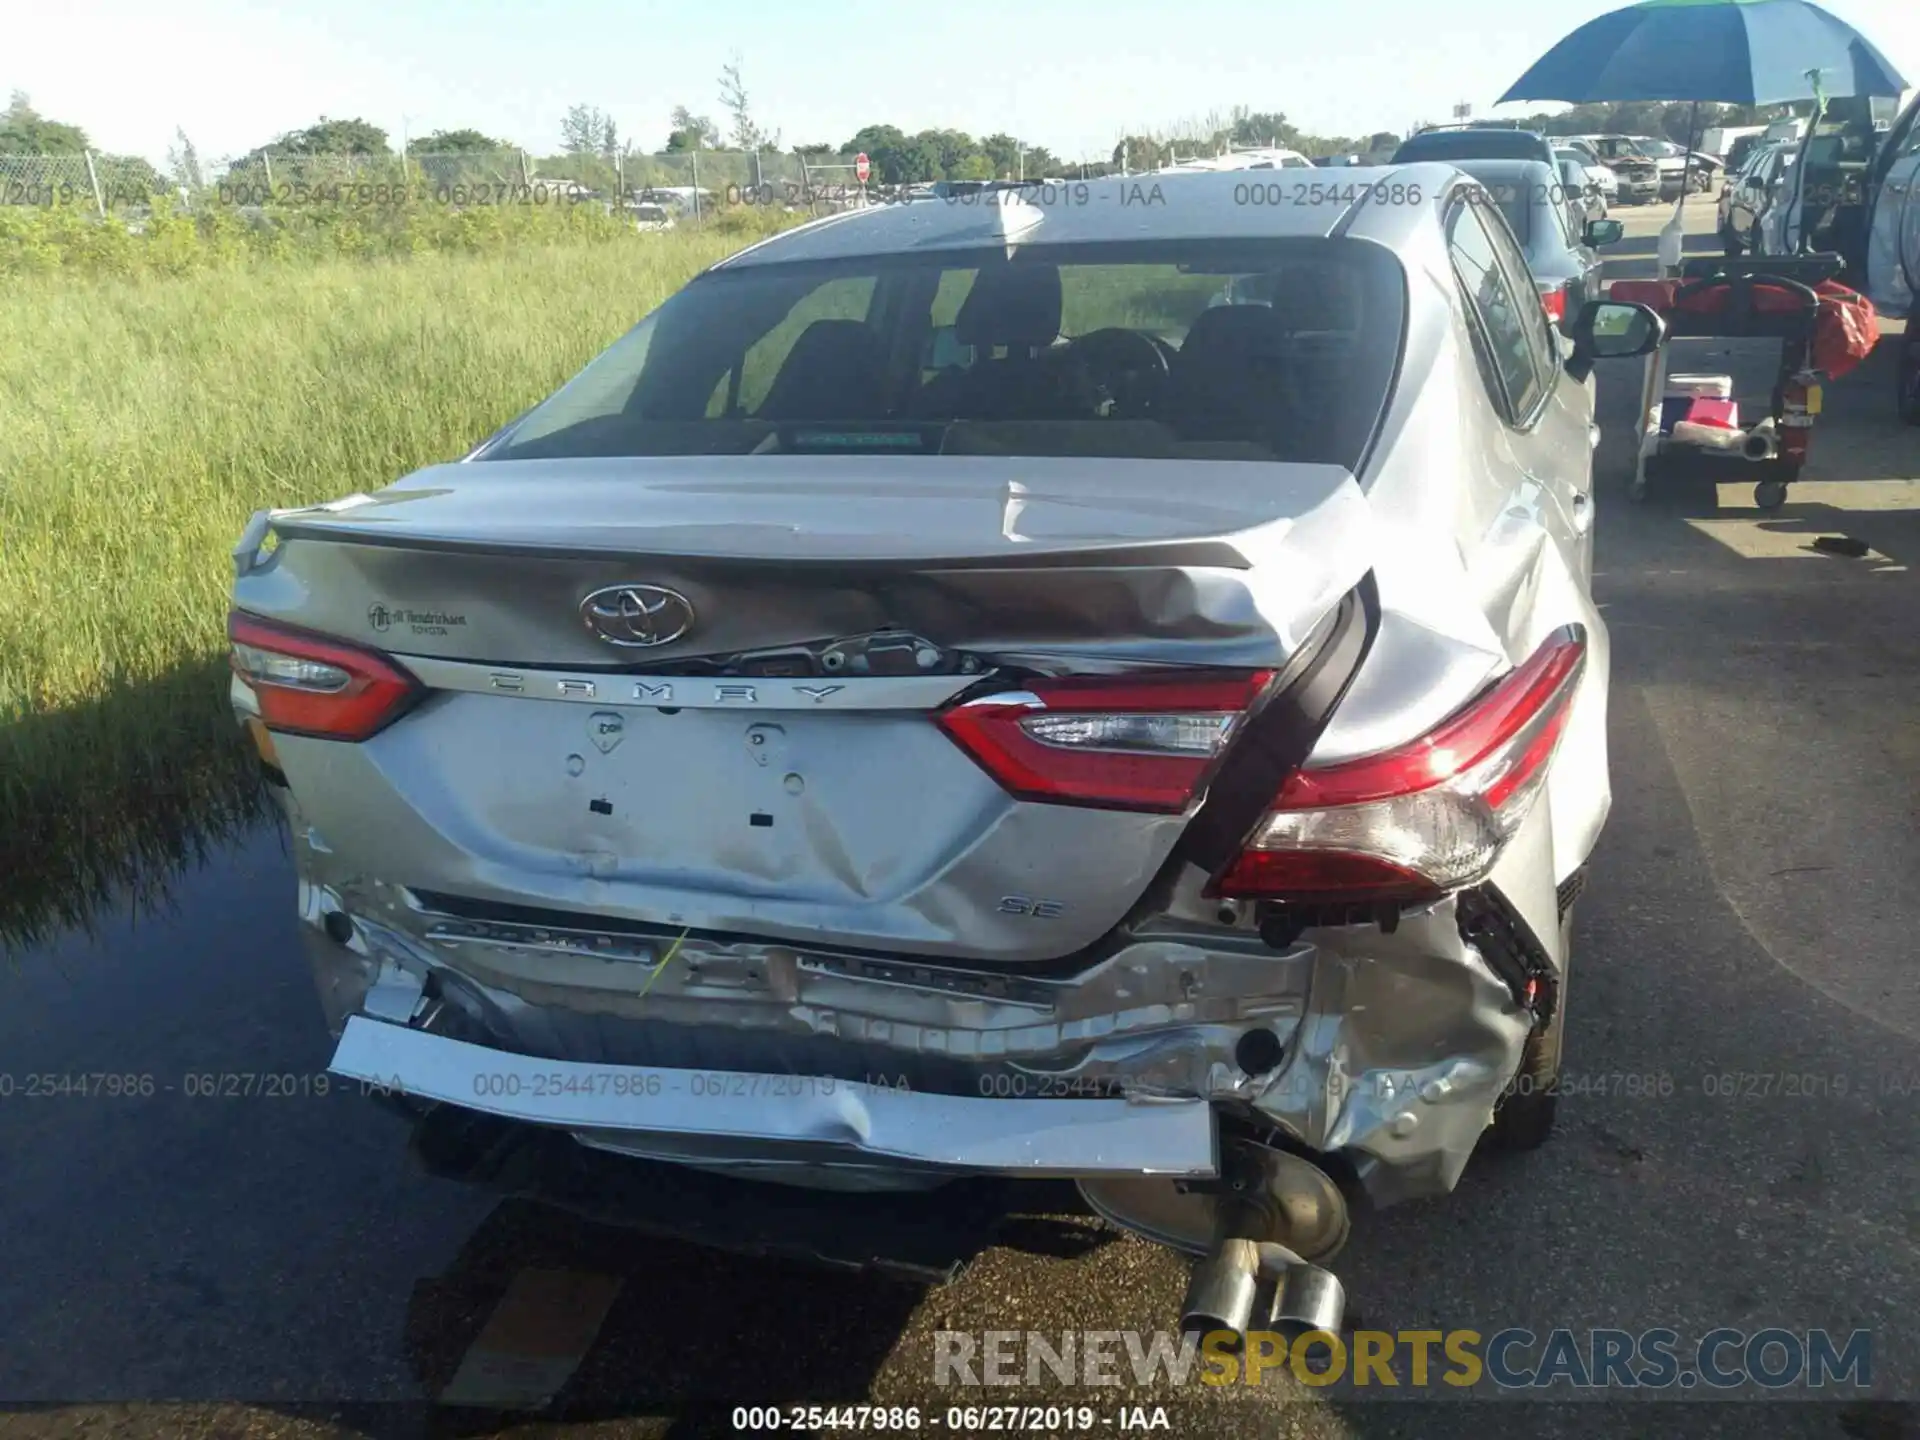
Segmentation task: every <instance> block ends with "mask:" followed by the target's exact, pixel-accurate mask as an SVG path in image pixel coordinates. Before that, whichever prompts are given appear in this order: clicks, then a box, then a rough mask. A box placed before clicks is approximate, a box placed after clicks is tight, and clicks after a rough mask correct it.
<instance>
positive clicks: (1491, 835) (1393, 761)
mask: <svg viewBox="0 0 1920 1440" xmlns="http://www.w3.org/2000/svg"><path fill="white" fill-rule="evenodd" d="M1586 653H1587V643H1586V636H1585V635H1584V633H1582V632H1580V631H1578V630H1577V629H1572V628H1570V629H1568V630H1564V631H1561V632H1560V633H1558V634H1557V635H1556V636H1555V637H1554V638H1553V639H1552V640H1551V641H1549V642H1548V643H1547V644H1546V645H1543V646H1542V647H1541V648H1540V650H1539V651H1538V652H1536V653H1535V654H1534V656H1533V657H1532V658H1531V659H1530V660H1528V661H1527V662H1526V664H1524V665H1522V666H1520V667H1519V668H1518V669H1516V670H1514V671H1513V672H1511V673H1510V674H1508V675H1507V676H1506V677H1505V678H1503V679H1502V680H1500V681H1498V682H1497V683H1496V684H1494V685H1493V686H1492V687H1491V688H1490V689H1488V690H1487V691H1486V692H1485V693H1484V694H1482V695H1481V696H1480V697H1479V698H1478V699H1476V700H1474V701H1473V702H1472V703H1471V704H1469V705H1467V706H1466V707H1465V708H1464V709H1462V710H1461V711H1459V712H1458V713H1457V714H1455V715H1454V716H1453V717H1452V718H1451V719H1449V720H1447V721H1444V722H1443V723H1442V724H1441V725H1439V726H1438V727H1437V728H1436V729H1434V730H1432V731H1431V732H1429V733H1428V734H1426V735H1424V736H1422V737H1421V738H1420V739H1419V740H1416V741H1414V742H1413V743H1412V744H1410V745H1404V746H1401V747H1399V748H1398V749H1394V750H1389V751H1385V752H1383V753H1382V754H1379V755H1368V756H1364V757H1362V758H1361V759H1358V760H1349V761H1346V762H1343V763H1341V764H1338V765H1328V766H1324V767H1322V768H1319V769H1306V770H1297V771H1295V772H1294V773H1293V774H1292V775H1291V776H1289V777H1288V779H1287V781H1286V783H1285V784H1284V785H1283V786H1282V787H1281V789H1280V794H1279V796H1278V797H1277V798H1276V799H1275V801H1274V804H1273V808H1272V809H1271V810H1269V811H1268V812H1267V815H1266V817H1265V818H1264V819H1263V820H1261V822H1260V823H1259V824H1258V825H1257V826H1255V827H1254V831H1253V834H1252V836H1251V837H1250V838H1249V839H1248V841H1247V844H1246V846H1245V848H1244V849H1243V850H1242V852H1241V854H1240V856H1239V858H1238V859H1236V860H1235V861H1234V863H1233V864H1232V865H1231V866H1230V867H1229V868H1228V870H1227V871H1226V873H1225V874H1224V875H1222V876H1221V877H1220V879H1219V880H1218V881H1217V882H1216V884H1215V887H1214V892H1215V893H1216V894H1220V895H1230V896H1237V897H1241V898H1265V899H1276V900H1299V901H1332V900H1348V901H1351V900H1368V899H1378V900H1401V901H1408V902H1421V901H1426V900H1431V899H1435V898H1437V897H1438V896H1440V895H1442V894H1444V893H1446V892H1447V891H1448V890H1454V889H1458V888H1460V887H1461V886H1463V885H1470V884H1474V883H1476V882H1477V881H1479V880H1481V879H1484V878H1485V876H1486V874H1487V872H1488V871H1489V870H1491V869H1492V868H1493V864H1494V861H1495V860H1497V859H1498V858H1499V854H1500V851H1501V848H1502V847H1503V846H1504V845H1505V844H1506V842H1507V841H1508V840H1509V839H1510V838H1512V835H1513V833H1514V831H1516V830H1517V829H1519V828H1520V822H1521V821H1522V820H1524V819H1525V818H1526V815H1527V812H1528V811H1529V810H1530V809H1531V808H1532V805H1533V801H1534V798H1535V796H1536V795H1537V794H1538V793H1539V789H1540V786H1541V785H1542V784H1543V783H1544V782H1545V780H1546V774H1547V766H1548V762H1549V761H1550V760H1551V759H1552V758H1553V753H1554V750H1555V748H1556V747H1557V746H1558V744H1559V742H1560V735H1561V732H1562V731H1563V730H1564V729H1565V727H1566V722H1567V714H1568V711H1569V708H1570V706H1571V704H1572V701H1573V695H1574V689H1575V686H1576V684H1577V683H1578V681H1579V677H1580V672H1581V670H1582V668H1583V667H1584V665H1585V663H1586Z"/></svg>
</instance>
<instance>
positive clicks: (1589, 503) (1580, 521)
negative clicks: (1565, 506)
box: [1573, 490, 1593, 535]
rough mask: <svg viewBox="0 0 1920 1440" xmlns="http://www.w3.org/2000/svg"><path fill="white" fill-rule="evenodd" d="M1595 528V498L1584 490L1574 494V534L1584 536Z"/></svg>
mask: <svg viewBox="0 0 1920 1440" xmlns="http://www.w3.org/2000/svg"><path fill="white" fill-rule="evenodd" d="M1592 528H1593V496H1591V495H1589V494H1588V493H1587V492H1586V491H1584V490H1576V491H1574V492H1573V533H1574V534H1576V535H1584V534H1586V533H1587V531H1589V530H1591V529H1592Z"/></svg>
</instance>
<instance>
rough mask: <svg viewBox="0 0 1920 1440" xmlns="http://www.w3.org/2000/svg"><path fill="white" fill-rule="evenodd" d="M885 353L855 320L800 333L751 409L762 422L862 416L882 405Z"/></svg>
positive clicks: (823, 324) (825, 323) (814, 325)
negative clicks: (755, 405)
mask: <svg viewBox="0 0 1920 1440" xmlns="http://www.w3.org/2000/svg"><path fill="white" fill-rule="evenodd" d="M885 379H886V352H885V349H884V348H883V347H882V345H881V343H880V337H879V336H877V335H875V334H874V332H873V331H872V330H870V329H868V328H867V326H866V324H865V323H864V322H862V321H859V320H816V321H814V322H813V323H812V324H811V325H809V326H807V328H806V329H804V330H802V331H801V332H800V338H799V339H797V340H795V341H794V342H793V349H791V350H789V351H788V352H787V358H786V359H785V360H784V361H783V362H781V365H780V373H779V374H777V375H776V376H774V380H773V384H772V385H770V386H769V387H768V389H767V396H766V399H764V400H763V401H761V402H760V408H759V409H758V410H757V411H755V412H754V413H755V414H756V415H758V416H759V417H760V418H761V419H764V420H864V419H871V418H874V417H876V416H878V415H880V414H881V413H882V412H883V411H884V408H885V399H886V397H885Z"/></svg>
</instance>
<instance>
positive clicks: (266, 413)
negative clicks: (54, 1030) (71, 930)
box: [0, 228, 750, 944]
mask: <svg viewBox="0 0 1920 1440" xmlns="http://www.w3.org/2000/svg"><path fill="white" fill-rule="evenodd" d="M140 238H143V239H144V238H145V237H140ZM743 238H750V237H743V236H742V235H741V234H740V233H739V232H738V231H737V230H735V229H732V228H728V229H717V230H708V231H694V230H682V231H677V232H672V233H669V234H656V235H635V234H632V233H631V232H627V233H625V234H623V235H622V236H620V237H619V239H618V240H617V241H614V242H605V241H604V240H601V241H588V240H584V239H576V240H575V241H573V242H572V243H568V244H557V245H550V246H533V247H525V248H517V249H501V250H494V251H491V252H487V253H481V254H478V255H472V254H461V253H457V252H439V253H435V252H430V253H427V254H424V255H419V256H416V257H415V258H413V259H410V260H408V261H406V262H404V263H366V262H364V261H361V262H356V261H348V260H329V261H323V262H319V263H306V264H295V263H275V262H272V261H266V262H259V261H254V262H245V261H241V262H238V263H231V264H222V265H219V266H217V267H213V268H207V267H190V273H187V274H184V275H179V276H173V277H160V278H137V279H133V280H121V281H112V282H101V281H89V280H81V279H77V278H74V277H72V276H70V275H67V274H64V273H62V272H61V271H60V270H58V269H56V270H55V271H54V272H53V273H50V274H47V275H45V276H42V277H38V278H34V279H30V280H21V279H18V278H16V279H15V280H13V281H10V282H8V287H7V293H6V296H5V300H4V303H0V944H4V943H6V942H9V941H11V942H12V943H15V944H18V943H23V942H25V941H28V940H31V939H33V938H34V937H35V936H37V935H39V934H40V933H42V932H44V931H45V930H46V929H47V928H48V927H49V926H52V925H56V924H61V923H72V922H74V921H76V920H81V919H84V917H85V914H86V913H87V910H88V909H89V907H90V906H91V905H92V904H93V903H94V902H95V901H96V900H97V899H98V898H99V897H100V895H101V894H102V893H103V892H104V891H105V890H109V889H112V888H115V887H121V886H125V885H127V884H137V883H139V882H140V880H141V877H142V875H143V874H144V872H145V870H146V869H147V868H149V867H150V866H151V864H152V863H154V862H155V861H165V860H170V859H173V858H178V857H179V856H181V855H183V854H189V853H191V850H192V847H193V844H194V843H195V842H196V836H197V835H198V834H200V833H201V832H192V831H190V830H182V829H180V828H179V827H180V825H182V824H186V823H187V822H188V821H189V820H192V819H193V817H195V816H197V817H199V820H198V821H195V822H194V823H200V822H202V821H204V822H206V823H211V824H214V825H216V826H218V825H219V824H223V823H228V822H233V823H237V822H238V821H240V820H242V819H244V817H245V816H246V815H247V814H248V813H250V807H251V805H252V803H253V802H252V800H251V799H250V798H249V791H248V781H247V778H246V775H247V772H246V767H245V766H244V765H241V764H238V763H236V757H237V756H238V755H239V753H240V752H239V749H238V747H237V745H236V744H235V731H234V727H233V722H232V719H231V717H230V715H229V714H228V712H227V710H226V700H225V683H224V679H223V675H222V657H223V655H224V630H223V625H224V619H225V613H226V604H225V596H226V592H227V588H228V585H229V583H230V580H231V573H232V572H231V568H230V564H229V560H228V553H229V551H230V549H231V547H232V544H233V542H234V540H235V538H236V537H237V536H238V534H239V531H240V529H241V527H242V525H243V524H244V523H245V521H246V519H247V516H248V515H249V514H250V513H251V512H252V511H254V510H256V509H259V508H262V507H265V506H284V505H296V504H303V503H310V502H313V501H317V500H323V499H328V498H331V497H334V496H338V495H343V494H348V493H351V492H353V491H355V490H374V489H377V488H379V487H380V486H382V485H385V484H388V483H390V482H391V481H393V480H394V479H396V478H398V477H399V476H400V475H402V474H404V473H406V472H408V471H410V470H413V469H415V468H417V467H419V466H421V465H423V464H427V463H430V462H434V461H439V460H446V459H450V458H454V457H457V456H459V455H460V454H462V453H464V452H465V451H466V450H467V449H469V448H470V447H471V446H472V445H473V444H474V443H475V442H476V441H478V440H480V439H482V438H484V437H485V436H486V435H487V434H489V433H490V432H491V431H493V430H494V429H495V428H497V427H498V426H499V425H500V424H502V423H504V422H505V421H506V420H509V419H511V418H512V417H513V416H514V415H516V414H518V413H519V412H520V411H521V410H523V409H525V408H526V407H527V406H528V405H530V404H532V403H533V402H534V401H536V400H538V399H539V398H540V397H542V396H543V395H545V394H547V393H548V392H550V391H551V390H553V389H554V388H555V387H556V386H557V385H559V384H560V382H561V381H563V380H564V379H566V378H567V377H568V376H569V375H571V374H572V373H573V372H575V371H576V370H578V369H579V368H580V366H581V365H583V364H584V363H585V362H586V361H587V360H588V359H589V358H590V357H591V356H592V355H593V354H594V353H595V352H596V351H598V350H599V349H601V348H602V347H603V346H605V345H606V344H607V343H608V342H609V341H611V340H612V339H613V338H614V337H615V336H617V335H618V334H620V333H621V332H622V331H624V330H625V329H627V328H628V327H629V326H631V325H632V324H633V323H634V322H635V321H636V320H638V319H639V318H640V316H641V315H643V314H644V313H645V312H646V311H648V310H649V309H651V308H652V307H653V306H654V305H656V304H658V303H659V302H660V301H661V300H662V299H664V298H665V297H666V296H667V295H668V294H670V293H671V292H672V291H673V290H674V289H676V288H678V286H679V285H681V284H682V283H683V282H684V281H685V280H686V279H688V278H689V277H690V276H691V275H692V274H694V273H695V272H696V271H698V270H699V269H701V268H703V267H704V266H706V265H709V264H711V263H713V262H714V261H716V260H719V259H721V258H723V257H724V256H725V255H726V254H728V253H729V252H730V251H732V250H734V249H737V248H738V247H739V245H740V244H741V243H742V240H743ZM183 243H184V242H183ZM209 817H211V818H210V819H209Z"/></svg>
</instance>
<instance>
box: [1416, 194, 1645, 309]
mask: <svg viewBox="0 0 1920 1440" xmlns="http://www.w3.org/2000/svg"><path fill="white" fill-rule="evenodd" d="M1454 163H1455V164H1456V165H1457V166H1458V167H1459V168H1460V169H1462V170H1464V171H1466V172H1467V174H1469V175H1471V176H1472V177H1473V178H1474V179H1476V180H1478V181H1479V182H1480V183H1481V184H1482V185H1484V186H1486V188H1487V194H1488V195H1490V196H1492V197H1493V203H1494V205H1495V206H1496V208H1498V210H1499V211H1500V215H1501V218H1503V219H1504V220H1505V221H1506V222H1507V228H1508V229H1510V230H1511V231H1513V237H1514V239H1516V240H1518V241H1519V242H1520V249H1521V250H1522V252H1524V253H1525V255H1526V257H1527V268H1528V270H1529V271H1531V272H1532V275H1533V281H1534V288H1535V290H1537V291H1538V292H1539V295H1540V303H1541V305H1542V306H1544V307H1545V308H1546V312H1547V314H1548V316H1549V317H1551V318H1552V320H1553V322H1554V323H1555V324H1556V325H1565V324H1566V323H1567V322H1568V321H1569V320H1571V319H1572V318H1573V317H1574V316H1576V315H1578V314H1579V313H1580V310H1581V307H1582V306H1584V305H1585V304H1586V303H1587V301H1589V300H1597V299H1599V298H1600V295H1601V284H1600V255H1599V253H1598V251H1599V247H1600V246H1602V245H1611V244H1613V242H1614V241H1616V240H1618V239H1619V238H1620V237H1621V234H1622V233H1623V231H1624V229H1625V227H1624V226H1623V225H1621V223H1620V222H1619V221H1618V220H1599V219H1595V220H1589V219H1587V217H1586V207H1585V204H1584V202H1583V200H1582V197H1581V196H1580V195H1579V194H1577V193H1569V192H1568V190H1567V189H1566V187H1565V185H1564V184H1563V183H1562V182H1561V179H1560V172H1559V169H1558V168H1557V167H1553V166H1547V165H1542V164H1541V163H1540V162H1539V161H1537V160H1457V161H1455V162H1454Z"/></svg>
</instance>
